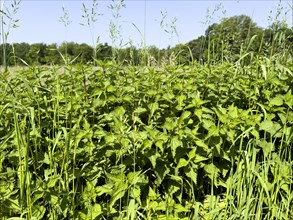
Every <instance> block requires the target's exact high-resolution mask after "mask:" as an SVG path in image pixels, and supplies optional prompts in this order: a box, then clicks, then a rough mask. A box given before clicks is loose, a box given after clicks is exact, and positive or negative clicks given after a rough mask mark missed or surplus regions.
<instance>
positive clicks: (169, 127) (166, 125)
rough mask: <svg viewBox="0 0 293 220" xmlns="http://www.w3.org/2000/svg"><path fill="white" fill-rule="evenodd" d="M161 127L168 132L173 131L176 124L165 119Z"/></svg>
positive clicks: (171, 120) (169, 119)
mask: <svg viewBox="0 0 293 220" xmlns="http://www.w3.org/2000/svg"><path fill="white" fill-rule="evenodd" d="M162 127H163V128H165V129H166V130H168V131H172V130H174V128H176V127H177V123H176V121H174V120H173V119H172V118H166V121H165V123H164V124H163V126H162Z"/></svg>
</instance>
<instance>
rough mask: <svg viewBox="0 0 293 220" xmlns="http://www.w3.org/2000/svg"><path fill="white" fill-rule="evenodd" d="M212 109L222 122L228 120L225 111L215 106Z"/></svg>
mask: <svg viewBox="0 0 293 220" xmlns="http://www.w3.org/2000/svg"><path fill="white" fill-rule="evenodd" d="M213 110H214V111H215V112H216V115H217V116H218V119H219V120H220V121H221V122H222V123H227V122H228V120H229V119H228V117H227V113H226V111H225V110H224V109H217V108H213Z"/></svg>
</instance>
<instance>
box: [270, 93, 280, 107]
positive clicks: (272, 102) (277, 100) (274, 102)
mask: <svg viewBox="0 0 293 220" xmlns="http://www.w3.org/2000/svg"><path fill="white" fill-rule="evenodd" d="M281 105H283V96H281V95H278V96H276V97H274V98H273V99H271V100H270V101H269V106H270V107H272V106H281Z"/></svg>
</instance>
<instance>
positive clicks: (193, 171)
mask: <svg viewBox="0 0 293 220" xmlns="http://www.w3.org/2000/svg"><path fill="white" fill-rule="evenodd" d="M185 175H186V176H187V177H189V178H190V179H191V180H192V182H193V183H194V184H195V185H197V168H195V167H194V165H193V166H189V167H188V168H187V169H186V170H185Z"/></svg>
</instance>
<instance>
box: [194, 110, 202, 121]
mask: <svg viewBox="0 0 293 220" xmlns="http://www.w3.org/2000/svg"><path fill="white" fill-rule="evenodd" d="M202 114H203V111H202V109H196V110H194V115H196V116H197V117H198V119H199V120H200V121H201V119H202Z"/></svg>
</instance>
